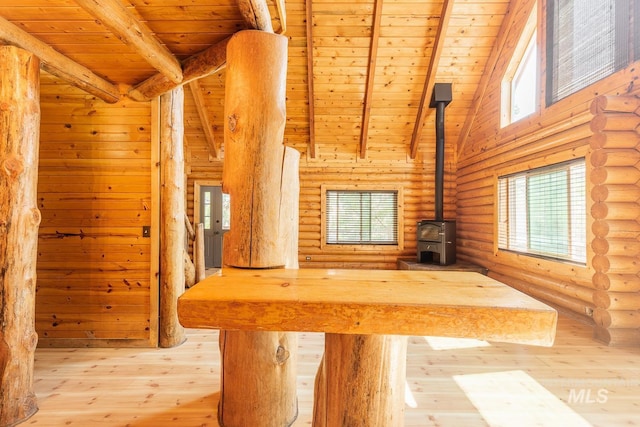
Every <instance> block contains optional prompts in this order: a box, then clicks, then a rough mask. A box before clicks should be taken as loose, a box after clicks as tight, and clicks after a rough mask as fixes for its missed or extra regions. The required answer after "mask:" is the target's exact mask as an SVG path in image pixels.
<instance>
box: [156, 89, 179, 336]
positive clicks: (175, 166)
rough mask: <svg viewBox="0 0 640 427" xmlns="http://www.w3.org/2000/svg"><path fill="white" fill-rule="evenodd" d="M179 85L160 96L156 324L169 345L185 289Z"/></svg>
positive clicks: (177, 329)
mask: <svg viewBox="0 0 640 427" xmlns="http://www.w3.org/2000/svg"><path fill="white" fill-rule="evenodd" d="M183 106H184V93H183V89H182V86H179V87H177V88H175V89H173V90H172V91H171V92H167V93H166V94H164V95H162V96H161V97H160V171H161V172H160V174H161V183H160V184H161V197H160V199H161V201H160V224H161V226H160V245H161V247H160V326H159V341H160V342H159V344H160V346H161V347H173V346H176V345H178V344H181V343H182V342H183V341H184V340H185V333H184V328H183V327H182V325H180V323H179V322H178V310H177V303H178V297H179V296H180V295H181V294H182V293H183V292H184V289H185V274H184V260H183V251H184V239H185V226H184V215H185V187H184V149H183V144H182V138H183V134H184V132H183V130H184V128H183V126H184V125H183Z"/></svg>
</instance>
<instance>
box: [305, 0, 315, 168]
mask: <svg viewBox="0 0 640 427" xmlns="http://www.w3.org/2000/svg"><path fill="white" fill-rule="evenodd" d="M305 3H306V14H307V97H308V98H309V103H308V104H309V157H311V158H312V159H315V158H316V117H315V114H316V113H315V90H314V86H313V1H312V0H306V1H305Z"/></svg>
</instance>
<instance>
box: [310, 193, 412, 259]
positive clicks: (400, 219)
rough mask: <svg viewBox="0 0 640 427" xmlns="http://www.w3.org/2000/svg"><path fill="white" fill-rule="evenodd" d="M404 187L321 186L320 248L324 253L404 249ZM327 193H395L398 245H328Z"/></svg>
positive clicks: (395, 250)
mask: <svg viewBox="0 0 640 427" xmlns="http://www.w3.org/2000/svg"><path fill="white" fill-rule="evenodd" d="M402 190H403V187H402V186H401V185H376V186H375V187H373V186H371V185H369V186H364V185H358V184H353V185H329V184H323V185H321V188H320V191H321V214H320V216H321V220H320V248H321V249H322V250H324V251H345V250H347V251H375V252H385V253H387V252H397V251H401V250H403V249H404V212H403V206H404V202H403V192H402ZM327 191H360V192H379V191H395V192H396V194H397V200H396V210H397V211H396V218H397V224H396V226H397V228H398V230H397V233H398V239H397V240H398V241H397V244H368V243H353V244H343V243H327V213H328V212H327Z"/></svg>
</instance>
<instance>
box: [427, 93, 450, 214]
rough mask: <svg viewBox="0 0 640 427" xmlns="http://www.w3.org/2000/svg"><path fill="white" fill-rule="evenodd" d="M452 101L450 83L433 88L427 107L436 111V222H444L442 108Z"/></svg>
mask: <svg viewBox="0 0 640 427" xmlns="http://www.w3.org/2000/svg"><path fill="white" fill-rule="evenodd" d="M452 99H453V97H452V92H451V83H436V84H435V85H434V86H433V93H432V94H431V102H430V103H429V107H430V108H435V109H436V202H435V203H436V206H435V220H436V221H444V198H443V193H444V108H445V107H446V106H447V105H449V103H450V102H451V100H452Z"/></svg>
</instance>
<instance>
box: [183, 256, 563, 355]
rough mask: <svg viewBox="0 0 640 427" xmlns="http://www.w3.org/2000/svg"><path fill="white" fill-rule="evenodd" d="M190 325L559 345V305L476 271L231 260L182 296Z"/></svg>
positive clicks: (195, 326) (184, 321)
mask: <svg viewBox="0 0 640 427" xmlns="http://www.w3.org/2000/svg"><path fill="white" fill-rule="evenodd" d="M178 312H179V317H180V322H181V323H182V324H183V325H184V326H186V327H190V328H203V327H204V328H214V329H232V330H233V329H239V330H267V331H268V330H272V331H273V330H288V331H315V332H327V333H342V334H389V335H393V334H399V335H427V334H430V335H442V336H454V337H466V338H481V339H487V340H496V341H505V342H523V343H530V344H538V345H551V344H552V343H553V337H554V334H555V323H556V312H555V310H553V309H551V308H550V307H548V306H546V305H545V304H542V303H540V302H538V301H536V300H534V299H533V298H531V297H528V296H527V295H525V294H522V293H520V292H518V291H516V290H514V289H512V288H510V287H508V286H506V285H504V284H502V283H500V282H498V281H496V280H493V279H491V278H489V277H486V276H483V275H481V274H479V273H471V272H421V271H408V270H379V271H375V272H371V271H362V270H360V271H359V270H323V269H302V270H286V269H269V270H244V269H233V268H224V269H223V270H222V274H221V275H219V276H215V277H213V276H212V277H210V278H207V279H205V280H204V281H203V282H200V283H199V284H198V285H196V286H194V287H193V288H191V289H189V290H188V291H187V292H185V294H184V295H182V296H181V297H180V299H179V301H178Z"/></svg>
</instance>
